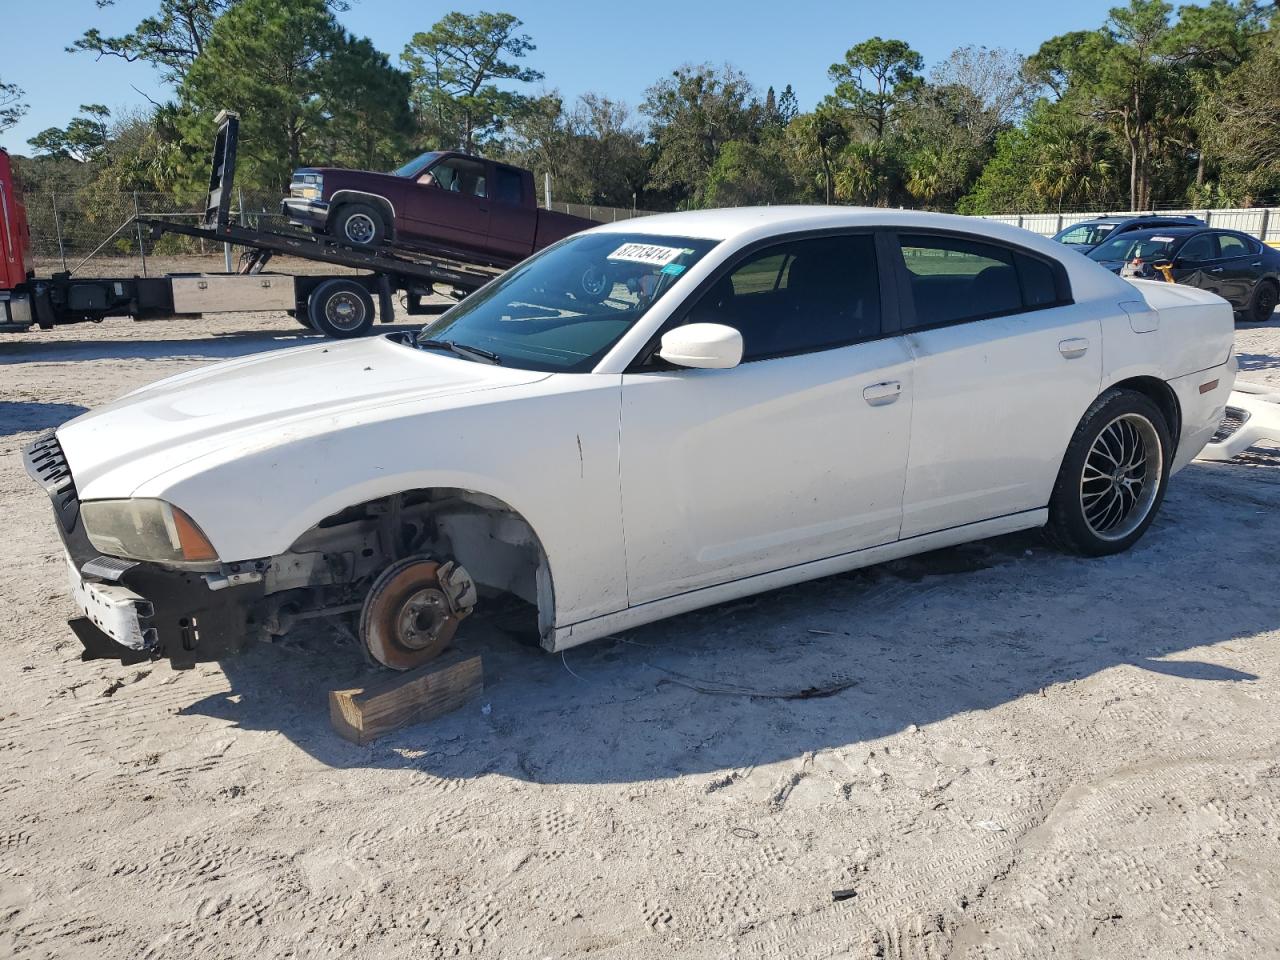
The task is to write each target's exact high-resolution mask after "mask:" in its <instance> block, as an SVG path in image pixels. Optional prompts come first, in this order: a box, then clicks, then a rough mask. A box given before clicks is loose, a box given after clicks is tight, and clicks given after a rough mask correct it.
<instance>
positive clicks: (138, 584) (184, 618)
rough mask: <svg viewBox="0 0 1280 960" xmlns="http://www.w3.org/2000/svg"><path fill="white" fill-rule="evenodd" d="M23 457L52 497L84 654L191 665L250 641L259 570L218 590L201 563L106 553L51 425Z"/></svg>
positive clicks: (259, 591) (75, 625) (258, 593)
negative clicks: (178, 565)
mask: <svg viewBox="0 0 1280 960" xmlns="http://www.w3.org/2000/svg"><path fill="white" fill-rule="evenodd" d="M23 462H24V464H25V466H26V468H27V473H28V474H29V475H30V476H31V478H32V479H33V480H35V481H36V483H38V484H40V486H41V487H43V488H44V490H45V492H46V493H47V494H48V495H49V498H50V500H51V501H52V503H53V513H54V517H55V518H56V520H57V525H58V534H59V536H60V537H61V538H62V544H63V547H64V548H65V549H66V555H67V563H68V567H69V574H70V578H71V594H72V598H73V600H74V602H75V604H76V606H77V608H78V609H79V612H80V614H81V615H80V616H77V617H75V618H74V619H72V620H71V621H69V622H70V625H71V628H72V630H73V631H74V632H75V634H76V636H77V638H79V640H80V642H81V643H82V644H83V645H84V648H85V650H84V659H86V660H88V659H98V658H107V659H114V660H120V661H122V662H125V663H136V662H139V661H142V660H154V659H159V658H161V657H168V658H169V659H170V660H171V661H172V662H173V665H174V666H175V667H186V666H191V665H192V664H194V663H197V662H200V661H207V660H218V659H221V658H223V657H226V656H229V655H231V654H233V653H235V652H237V651H238V650H239V649H240V648H241V647H242V646H243V645H244V643H245V641H246V640H247V638H248V637H249V636H250V634H251V632H252V630H253V627H254V611H255V610H256V609H257V608H258V607H259V605H260V603H261V600H262V583H261V580H260V578H259V579H258V581H257V582H249V583H244V584H240V585H237V586H236V587H235V588H234V589H218V590H214V589H212V588H211V585H210V584H209V583H208V582H207V580H206V578H205V576H204V575H203V574H201V573H198V572H195V571H186V570H173V569H169V568H166V567H162V566H160V565H159V564H155V563H145V562H139V561H136V560H126V559H122V558H119V557H106V556H102V555H101V554H99V553H98V551H97V550H95V549H94V547H93V545H92V544H91V543H90V542H89V538H88V536H87V535H86V533H85V530H84V524H83V522H82V521H81V518H80V499H79V496H78V495H77V493H76V487H75V480H74V478H73V477H72V476H71V469H70V467H68V465H67V461H66V457H64V456H63V453H62V447H61V444H59V443H58V439H57V437H56V436H55V435H54V434H52V433H49V434H46V435H45V436H43V437H41V438H40V439H39V440H36V441H35V442H33V443H31V444H29V445H28V446H27V447H26V448H25V449H24V450H23ZM225 585H226V584H225V581H224V582H222V583H220V584H219V586H225Z"/></svg>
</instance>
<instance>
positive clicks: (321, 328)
mask: <svg viewBox="0 0 1280 960" xmlns="http://www.w3.org/2000/svg"><path fill="white" fill-rule="evenodd" d="M307 319H308V321H309V322H308V323H307V324H306V325H307V326H309V327H311V329H313V330H316V331H318V332H319V333H323V334H324V335H325V336H327V337H335V338H337V339H339V340H345V339H347V338H349V337H360V336H364V334H366V333H368V332H369V329H370V328H371V327H372V326H373V297H371V296H369V291H368V290H366V289H365V288H364V287H362V286H361V285H360V284H358V283H356V282H355V281H354V280H341V279H337V278H335V279H332V280H326V281H324V282H323V283H321V284H319V285H318V286H316V288H315V289H314V290H312V291H311V295H310V296H309V297H308V298H307Z"/></svg>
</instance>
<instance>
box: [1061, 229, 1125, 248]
mask: <svg viewBox="0 0 1280 960" xmlns="http://www.w3.org/2000/svg"><path fill="white" fill-rule="evenodd" d="M1115 228H1116V225H1115V224H1114V223H1077V224H1076V225H1075V226H1074V227H1067V229H1065V230H1063V231H1062V232H1061V233H1059V234H1058V235H1057V236H1056V237H1054V238H1053V239H1055V240H1057V241H1058V242H1059V243H1065V244H1067V245H1068V246H1072V247H1092V246H1095V245H1097V244H1099V243H1101V242H1102V241H1103V240H1105V239H1106V238H1107V234H1109V233H1110V232H1111V231H1112V230H1114V229H1115Z"/></svg>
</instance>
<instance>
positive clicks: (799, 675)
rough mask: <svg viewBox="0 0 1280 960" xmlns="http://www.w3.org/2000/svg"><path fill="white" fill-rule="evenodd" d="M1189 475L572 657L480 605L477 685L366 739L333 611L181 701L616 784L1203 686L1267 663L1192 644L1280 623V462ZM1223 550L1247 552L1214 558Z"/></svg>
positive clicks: (228, 717)
mask: <svg viewBox="0 0 1280 960" xmlns="http://www.w3.org/2000/svg"><path fill="white" fill-rule="evenodd" d="M1188 474H1189V475H1188ZM1188 474H1184V475H1183V478H1179V480H1178V481H1176V482H1175V483H1174V485H1173V486H1172V487H1171V490H1170V494H1169V499H1168V501H1167V502H1166V506H1165V510H1164V511H1163V513H1162V514H1161V516H1160V517H1159V518H1158V520H1157V522H1156V524H1155V525H1154V527H1153V528H1152V529H1151V530H1150V531H1149V532H1148V534H1147V537H1146V538H1145V539H1144V540H1143V541H1142V542H1140V543H1139V544H1138V545H1137V546H1136V547H1135V548H1134V549H1133V550H1132V551H1130V552H1129V553H1127V554H1124V555H1121V556H1117V557H1110V558H1106V559H1100V560H1085V559H1080V558H1076V557H1069V556H1064V555H1062V554H1060V553H1057V552H1055V551H1053V550H1051V549H1048V548H1046V547H1045V545H1044V543H1043V541H1042V540H1041V539H1040V537H1039V536H1038V535H1037V534H1034V533H1028V534H1019V535H1014V536H1008V537H1002V538H999V539H996V540H990V541H986V542H984V543H979V544H970V545H966V546H962V547H957V548H953V549H948V550H942V551H937V552H935V553H931V554H928V555H925V556H921V557H917V558H912V559H908V560H903V561H897V562H893V563H888V564H883V565H880V566H878V567H873V568H870V569H867V570H863V571H857V572H854V573H849V574H844V575H839V576H833V577H827V578H824V579H822V580H817V581H812V582H809V583H805V584H801V585H798V586H795V587H790V588H787V589H783V590H776V591H773V592H770V593H766V594H761V595H759V596H755V597H751V598H747V599H743V600H739V601H734V602H732V603H726V604H722V605H720V606H717V607H713V608H710V609H706V610H701V611H697V612H694V613H690V614H687V615H684V616H680V617H676V618H672V619H670V620H666V621H663V622H660V623H656V624H651V625H649V626H646V627H642V628H639V629H635V630H632V631H629V632H627V633H626V634H624V635H619V636H617V637H615V638H610V639H605V640H601V641H598V642H596V643H594V644H590V645H586V646H583V647H579V648H575V649H571V650H568V651H566V652H565V653H563V654H557V655H549V654H546V653H544V652H542V651H540V650H538V649H536V648H533V647H530V646H522V645H520V644H519V643H517V642H515V641H513V640H512V639H511V638H510V637H509V636H504V635H503V634H501V633H500V632H499V631H497V630H495V629H493V628H492V627H486V626H485V625H484V624H483V622H481V623H474V624H473V626H472V629H471V631H470V633H469V635H468V636H467V638H466V639H465V640H462V641H461V642H460V647H461V648H462V649H464V650H468V651H473V652H476V653H479V654H481V655H482V656H483V658H484V670H485V691H484V693H483V695H482V696H481V697H480V698H479V699H477V700H474V701H472V702H471V703H469V704H467V705H466V706H464V707H463V708H462V709H460V710H459V711H457V712H455V713H454V714H451V715H449V716H446V717H442V718H439V719H436V720H434V721H431V722H429V723H425V724H419V725H415V726H410V727H406V728H404V729H401V730H399V731H396V732H395V733H392V734H389V735H388V736H386V737H384V738H382V739H380V740H378V741H376V742H375V743H374V744H372V745H370V746H366V747H356V746H354V745H351V744H348V743H346V742H345V741H343V740H340V739H339V738H338V737H337V736H336V735H335V734H334V733H333V732H332V730H331V729H330V727H329V723H328V710H327V691H328V690H329V689H330V688H346V687H351V686H359V685H362V684H363V683H367V682H369V681H370V680H373V679H377V678H378V677H379V675H378V674H377V673H375V672H371V671H370V670H369V668H368V667H367V666H365V664H364V661H363V658H362V656H361V654H360V652H359V650H358V649H357V647H356V646H355V644H354V642H353V641H352V639H350V638H349V639H347V640H345V641H342V640H339V638H338V632H337V631H336V630H334V629H327V628H321V627H312V628H311V630H310V632H308V633H305V634H302V635H300V636H298V637H296V638H291V640H290V643H289V644H287V645H283V646H281V645H277V646H267V645H255V646H254V647H253V648H251V649H250V650H248V651H247V652H246V653H245V654H243V655H242V656H240V657H238V658H234V659H231V660H227V661H225V662H224V663H223V664H222V669H223V670H224V671H225V673H226V676H227V678H228V680H229V682H230V687H231V689H230V691H229V692H227V693H220V694H216V695H212V696H209V697H206V698H205V699H203V700H200V701H199V702H196V703H192V704H191V705H190V706H188V707H187V708H186V709H185V710H183V711H182V712H183V713H186V714H199V715H204V716H208V717H215V718H218V719H220V720H221V721H225V722H229V723H232V724H234V725H237V726H240V727H242V728H247V729H262V730H272V731H279V732H281V733H283V734H284V735H285V736H286V737H288V738H289V739H290V740H291V741H293V742H294V743H295V744H296V745H297V746H298V747H300V748H301V749H303V750H305V751H306V752H307V753H309V754H311V755H312V756H313V757H315V758H316V759H318V760H320V761H321V762H323V763H325V764H328V765H331V766H333V767H336V768H353V767H383V768H410V769H416V770H422V771H428V772H430V773H432V774H436V775H440V776H446V777H453V778H474V777H480V776H484V775H488V774H498V775H504V776H509V777H513V778H518V779H523V780H529V781H534V782H570V783H607V782H611V783H619V782H632V781H640V780H652V779H661V778H670V777H678V776H684V775H691V774H701V773H711V772H715V771H723V770H725V769H733V768H743V767H748V766H752V765H759V764H766V763H771V762H775V761H780V760H786V759H791V758H797V757H801V756H804V755H806V754H808V753H811V752H813V751H820V750H823V749H827V748H845V747H848V746H851V745H855V744H859V743H866V742H868V741H874V740H876V739H877V738H880V737H884V736H886V735H890V734H894V733H897V732H899V731H902V730H904V729H906V728H908V727H909V726H911V725H912V724H915V725H918V726H921V727H923V726H925V725H927V724H929V723H932V722H935V721H939V720H943V719H946V718H948V717H952V716H955V715H959V714H963V713H965V712H968V711H982V710H988V709H991V708H993V707H996V706H999V705H1000V704H1003V703H1006V702H1009V701H1012V700H1015V699H1017V698H1020V697H1024V696H1028V695H1034V694H1038V693H1040V692H1042V691H1044V690H1045V689H1047V688H1051V687H1053V686H1055V685H1058V684H1065V683H1068V682H1070V681H1075V680H1081V679H1085V678H1089V677H1092V676H1094V675H1095V674H1098V673H1099V672H1101V671H1105V670H1111V669H1113V668H1120V669H1121V670H1123V671H1124V674H1123V675H1122V676H1120V678H1119V681H1118V682H1120V683H1122V684H1123V686H1124V687H1125V688H1126V689H1127V690H1128V691H1129V693H1128V695H1129V696H1132V697H1134V698H1138V699H1141V698H1142V697H1152V696H1167V695H1168V691H1169V687H1168V684H1169V683H1170V682H1171V681H1172V682H1173V683H1175V684H1179V685H1186V688H1187V690H1188V695H1191V696H1194V694H1192V693H1191V691H1192V690H1193V689H1195V688H1196V687H1197V686H1198V685H1205V684H1228V683H1241V682H1243V683H1248V682H1250V681H1253V680H1256V679H1257V677H1256V676H1254V675H1253V674H1251V673H1249V672H1246V671H1243V670H1239V669H1235V668H1232V667H1228V666H1225V665H1223V664H1218V663H1214V662H1213V659H1214V651H1212V650H1205V649H1198V650H1197V651H1196V653H1195V654H1194V655H1192V654H1188V653H1186V651H1189V650H1191V649H1193V648H1207V647H1212V645H1214V644H1217V643H1220V642H1223V641H1227V640H1230V639H1231V638H1233V637H1240V636H1251V635H1253V634H1255V633H1257V632H1259V631H1263V630H1268V629H1275V628H1277V627H1280V600H1278V599H1277V598H1275V596H1274V592H1273V591H1270V590H1262V591H1252V592H1247V591H1246V592H1242V591H1241V590H1240V588H1239V582H1238V576H1237V572H1238V570H1239V569H1247V568H1248V567H1249V565H1250V564H1257V565H1262V564H1265V563H1267V562H1269V561H1268V554H1269V548H1268V547H1267V543H1269V542H1273V541H1274V538H1275V536H1276V535H1277V534H1280V519H1275V518H1280V511H1277V510H1276V507H1277V506H1280V467H1275V466H1272V467H1265V468H1257V467H1254V468H1250V469H1244V468H1239V467H1233V466H1229V465H1196V466H1193V467H1192V468H1190V470H1189V471H1188ZM1184 478H1185V479H1184ZM1242 494H1243V496H1242ZM1260 506H1265V507H1266V509H1265V510H1264V509H1259V508H1260ZM1214 511H1217V512H1218V513H1219V514H1221V515H1222V516H1223V519H1221V520H1220V521H1219V522H1217V523H1215V522H1214V521H1213V520H1212V519H1211V515H1212V513H1213V512H1214ZM1233 530H1234V534H1233ZM1233 536H1234V539H1233ZM1228 554H1229V555H1231V556H1232V557H1233V559H1234V561H1235V562H1234V563H1228V562H1212V563H1210V562H1207V558H1208V557H1211V556H1213V557H1221V556H1223V555H1228ZM1254 554H1256V556H1254ZM475 619H477V620H478V619H479V617H477V618H475ZM382 676H385V675H382ZM1174 689H1175V690H1176V689H1177V687H1175V688H1174ZM1079 709H1081V710H1084V711H1088V712H1090V714H1091V715H1092V713H1095V712H1096V711H1097V710H1098V709H1099V704H1098V703H1095V702H1092V701H1090V702H1088V703H1081V704H1080V705H1079ZM1087 719H1088V718H1082V720H1087Z"/></svg>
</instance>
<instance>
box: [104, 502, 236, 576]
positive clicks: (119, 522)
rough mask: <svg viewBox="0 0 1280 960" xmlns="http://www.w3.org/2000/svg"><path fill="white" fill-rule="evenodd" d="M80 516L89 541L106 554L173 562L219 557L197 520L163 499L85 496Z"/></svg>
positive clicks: (194, 562) (202, 561)
mask: <svg viewBox="0 0 1280 960" xmlns="http://www.w3.org/2000/svg"><path fill="white" fill-rule="evenodd" d="M80 516H81V517H82V518H83V519H84V532H85V533H86V534H87V535H88V537H89V542H90V543H92V544H93V547H94V549H95V550H100V551H101V552H102V553H104V554H106V555H108V556H112V557H127V558H129V559H130V560H151V561H153V562H156V563H174V564H188V563H190V564H206V563H213V562H216V561H217V559H218V554H217V552H216V551H215V550H214V549H213V545H212V544H211V543H209V538H208V537H206V536H205V535H204V532H203V531H202V530H201V529H200V528H199V527H198V526H196V522H195V521H194V520H192V519H191V518H190V517H188V516H187V515H186V514H185V513H183V512H182V511H181V510H179V509H178V508H177V507H175V506H173V505H172V504H169V503H165V502H164V501H163V500H87V501H85V502H83V503H81V504H80Z"/></svg>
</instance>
